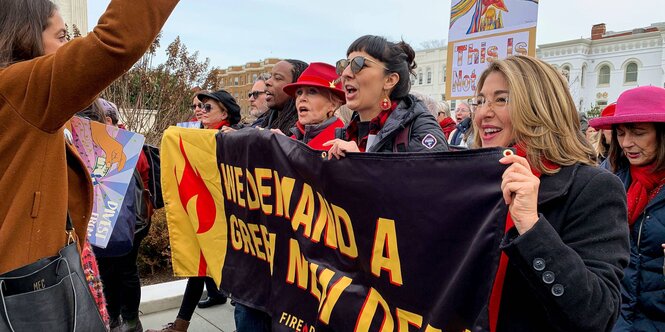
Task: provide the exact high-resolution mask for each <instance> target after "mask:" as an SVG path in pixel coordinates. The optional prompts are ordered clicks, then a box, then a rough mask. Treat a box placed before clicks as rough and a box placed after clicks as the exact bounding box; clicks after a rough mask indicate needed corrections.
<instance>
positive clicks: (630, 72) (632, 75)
mask: <svg viewBox="0 0 665 332" xmlns="http://www.w3.org/2000/svg"><path fill="white" fill-rule="evenodd" d="M623 82H624V83H637V64H636V63H635V62H631V63H629V64H628V65H627V66H626V75H625V77H624V80H623Z"/></svg>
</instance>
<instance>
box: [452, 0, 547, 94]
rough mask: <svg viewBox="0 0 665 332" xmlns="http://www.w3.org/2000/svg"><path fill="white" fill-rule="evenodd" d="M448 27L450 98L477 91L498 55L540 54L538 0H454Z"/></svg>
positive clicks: (499, 57)
mask: <svg viewBox="0 0 665 332" xmlns="http://www.w3.org/2000/svg"><path fill="white" fill-rule="evenodd" d="M451 6H452V8H451V12H450V27H449V31H448V49H447V50H448V57H447V64H446V77H447V79H446V98H447V99H468V98H471V97H473V96H475V94H476V86H477V84H476V83H477V81H478V78H479V77H480V74H482V72H483V71H484V70H485V68H487V65H488V64H489V63H490V62H491V61H493V60H495V59H503V58H506V57H509V56H511V55H529V56H535V55H536V23H537V19H538V0H453V1H452V3H451Z"/></svg>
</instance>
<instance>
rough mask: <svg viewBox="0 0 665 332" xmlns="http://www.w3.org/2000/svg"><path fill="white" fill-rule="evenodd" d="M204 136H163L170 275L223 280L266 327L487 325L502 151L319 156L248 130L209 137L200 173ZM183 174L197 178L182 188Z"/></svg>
mask: <svg viewBox="0 0 665 332" xmlns="http://www.w3.org/2000/svg"><path fill="white" fill-rule="evenodd" d="M212 135H213V133H211V132H209V131H205V130H192V129H182V128H171V129H169V130H168V131H167V132H166V134H165V135H164V139H163V141H162V151H163V152H162V153H163V154H164V156H165V157H164V158H163V159H162V160H163V166H162V174H164V175H163V179H162V180H163V182H164V186H163V187H164V190H165V199H166V200H167V202H168V205H167V213H168V215H167V217H168V220H169V233H170V235H171V244H172V250H173V264H174V271H175V272H176V274H178V275H181V276H192V275H205V274H208V275H210V276H212V277H214V278H215V280H217V281H218V282H219V281H220V279H221V289H223V290H225V291H227V292H230V293H231V294H232V297H233V298H235V299H236V301H237V302H240V303H243V304H245V305H248V306H250V307H254V308H257V309H260V310H263V311H266V312H268V313H269V314H270V315H271V316H272V321H273V330H274V331H307V332H312V331H428V332H435V331H466V330H469V331H482V330H485V329H487V309H486V306H487V302H488V298H489V293H490V290H491V287H492V282H493V279H494V275H495V273H496V269H497V265H498V260H499V250H498V247H499V242H500V240H501V237H502V235H503V230H504V228H505V219H506V213H507V209H506V206H505V204H504V202H503V198H502V194H501V189H500V184H501V175H502V173H503V171H504V170H505V166H503V165H501V164H499V162H498V160H499V159H501V157H503V150H500V149H489V150H488V149H484V150H472V151H461V152H450V153H431V154H428V153H420V154H412V153H406V154H373V153H362V154H348V155H347V157H345V158H343V159H341V160H327V155H326V153H325V152H322V151H314V150H311V149H310V148H309V147H307V146H306V145H304V144H302V143H300V142H297V141H295V140H292V139H290V138H288V137H284V136H280V135H275V134H272V133H270V132H268V131H259V130H255V129H246V130H240V131H238V132H235V133H231V134H217V137H216V143H217V144H216V166H215V169H211V168H212V166H211V164H212V163H213V162H214V161H213V160H212V157H210V156H211V155H212V153H213V152H212V151H210V150H211V149H212V148H213V146H214V144H213V142H214V141H215V138H214V137H213V136H212ZM195 155H196V156H195ZM166 159H168V160H166ZM185 159H186V160H188V161H184V160H185ZM174 160H175V162H174ZM188 165H189V166H188ZM169 169H173V171H169ZM188 172H189V173H191V174H194V175H186V174H187V173H188ZM209 172H210V174H209ZM213 173H214V174H213ZM167 174H169V175H167ZM187 176H189V177H195V178H197V179H201V180H200V181H203V183H204V185H203V186H201V185H200V183H199V182H197V181H199V180H196V181H193V180H192V181H190V182H189V183H195V182H196V183H199V184H196V185H194V186H195V187H196V188H198V189H183V184H184V183H185V180H184V179H185V178H186V177H187ZM169 177H174V178H175V180H174V179H169ZM215 181H217V182H215ZM204 189H207V192H206V190H204ZM182 192H188V193H190V194H188V195H184V197H186V198H187V197H189V198H190V201H187V200H183V199H182V197H183V194H182ZM210 197H212V200H213V201H214V202H213V203H200V202H201V201H202V200H203V201H205V202H208V201H209V199H210ZM184 201H187V202H184ZM192 201H196V202H192ZM212 209H215V211H214V212H212ZM183 211H185V212H184V214H182V213H183ZM211 215H214V218H213V217H211ZM202 216H206V217H205V218H207V219H206V221H203V220H200V219H201V217H202ZM197 218H198V219H197ZM211 220H212V226H210V227H208V226H206V227H203V228H204V229H207V231H206V232H201V228H202V225H207V224H209V223H210V221H211ZM211 262H214V264H213V263H211ZM217 267H220V268H221V271H220V270H215V269H216V268H217ZM220 272H221V276H220Z"/></svg>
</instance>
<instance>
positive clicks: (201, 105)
mask: <svg viewBox="0 0 665 332" xmlns="http://www.w3.org/2000/svg"><path fill="white" fill-rule="evenodd" d="M197 107H198V108H200V109H202V110H203V111H204V112H206V113H210V111H212V105H210V104H204V103H196V104H192V105H189V108H190V109H191V110H192V111H193V110H196V108H197Z"/></svg>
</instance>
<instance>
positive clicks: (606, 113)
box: [600, 103, 617, 117]
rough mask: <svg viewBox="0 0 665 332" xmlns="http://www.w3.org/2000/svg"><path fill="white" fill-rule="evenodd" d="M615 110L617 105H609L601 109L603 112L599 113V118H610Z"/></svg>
mask: <svg viewBox="0 0 665 332" xmlns="http://www.w3.org/2000/svg"><path fill="white" fill-rule="evenodd" d="M616 110H617V103H611V104H609V105H607V106H605V108H603V110H602V111H601V112H600V116H601V117H604V116H612V115H614V112H616Z"/></svg>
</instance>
